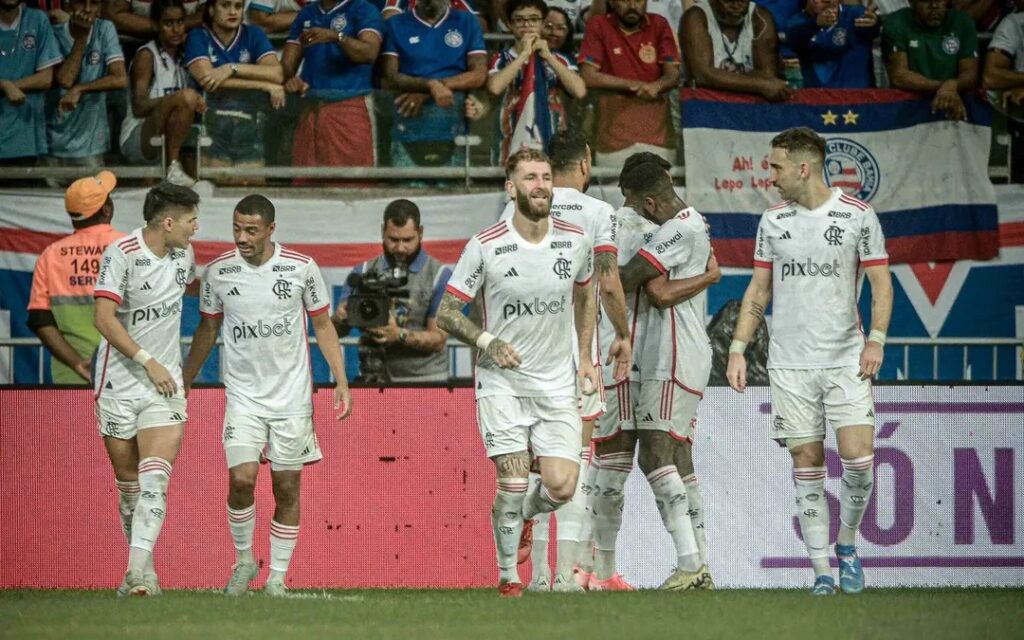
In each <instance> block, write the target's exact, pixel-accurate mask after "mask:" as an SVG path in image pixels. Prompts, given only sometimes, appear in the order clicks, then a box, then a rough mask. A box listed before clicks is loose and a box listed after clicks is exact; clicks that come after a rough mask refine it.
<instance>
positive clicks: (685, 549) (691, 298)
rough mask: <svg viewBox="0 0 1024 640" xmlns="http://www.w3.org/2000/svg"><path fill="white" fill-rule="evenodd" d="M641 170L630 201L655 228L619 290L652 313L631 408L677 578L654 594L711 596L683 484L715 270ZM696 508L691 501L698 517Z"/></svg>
mask: <svg viewBox="0 0 1024 640" xmlns="http://www.w3.org/2000/svg"><path fill="white" fill-rule="evenodd" d="M642 169H646V171H647V174H648V175H647V176H639V177H637V178H635V179H637V180H638V183H639V184H637V189H636V192H635V193H634V201H635V202H637V203H638V204H640V206H642V213H643V215H644V217H646V218H647V219H648V220H650V221H652V222H654V223H656V224H658V225H659V228H658V230H657V231H655V232H654V234H653V235H652V236H651V238H650V240H649V241H647V242H646V243H645V244H644V245H643V246H642V247H641V248H640V249H639V251H638V252H637V254H636V255H635V256H633V258H632V259H630V261H629V263H628V264H627V265H626V266H625V267H623V268H622V269H621V276H622V286H623V288H624V289H625V290H626V291H632V290H634V289H636V288H638V287H640V286H644V292H645V294H646V295H647V297H648V300H649V302H650V306H651V308H649V309H648V311H647V314H646V315H647V323H646V326H645V328H644V333H645V336H644V341H643V353H642V355H641V357H640V361H641V363H642V364H643V367H642V370H641V372H640V374H641V375H640V390H639V391H640V393H639V395H638V398H637V400H636V406H635V411H636V413H635V426H636V431H637V436H638V443H639V456H638V458H639V459H638V461H639V464H640V469H641V470H642V471H643V472H644V474H645V475H646V476H647V481H648V482H649V483H650V485H651V489H652V490H653V492H654V497H655V500H656V501H657V505H658V511H659V513H660V514H661V519H662V522H664V524H665V528H666V529H667V530H668V532H669V534H670V535H671V536H672V541H673V543H674V545H675V548H676V559H677V567H676V571H675V572H674V573H673V574H672V575H671V576H669V578H668V579H667V580H666V581H665V582H664V583H663V584H662V585H661V588H663V589H671V590H687V589H711V588H713V586H714V585H713V583H712V581H711V574H710V573H709V572H708V568H707V564H706V558H705V557H704V554H703V553H702V550H701V548H700V545H699V544H698V541H697V534H696V529H695V526H694V522H693V518H691V514H690V512H691V505H690V500H689V498H690V495H689V493H690V491H688V488H687V486H686V483H685V482H684V480H683V478H684V477H686V476H692V475H694V471H693V458H692V450H691V448H692V443H693V433H694V429H695V428H696V422H697V405H698V403H699V402H700V399H701V398H702V397H703V393H704V387H705V386H706V385H707V382H708V377H709V376H710V374H711V341H710V340H709V339H708V335H707V332H706V331H705V329H704V307H705V294H704V290H705V289H706V288H707V287H708V286H710V285H711V284H713V283H714V282H715V281H717V280H716V278H717V275H716V274H717V265H716V264H715V263H714V261H713V259H712V255H711V239H710V236H709V234H708V229H707V224H706V223H705V221H704V218H703V216H701V215H700V214H699V213H698V212H697V211H696V210H695V209H693V208H692V207H687V206H686V203H684V202H683V201H682V200H681V199H680V198H679V196H678V195H676V192H675V189H674V188H673V186H672V180H671V178H670V177H669V174H668V173H667V172H666V171H665V170H664V169H663V168H661V167H660V166H658V165H656V164H654V163H647V164H644V165H641V166H640V167H637V169H636V171H638V172H639V171H641V170H642ZM659 275H661V276H668V278H669V280H668V281H667V283H666V282H664V281H663V282H660V283H657V285H652V287H650V288H649V287H647V286H646V285H647V283H648V282H649V281H651V280H654V279H655V278H657V277H658V276H659ZM666 284H669V285H672V286H671V287H666ZM604 451H605V450H604V449H603V450H602V452H604ZM620 462H622V461H621V460H620ZM690 489H691V490H692V489H694V487H693V486H691V487H690ZM694 493H696V491H694ZM699 502H701V500H700V499H699V497H697V496H695V500H694V503H695V504H694V507H695V509H694V510H695V511H698V512H699V510H700V508H699V505H698V503H699ZM698 524H699V523H698ZM602 547H603V548H604V549H605V550H607V546H605V545H604V544H602Z"/></svg>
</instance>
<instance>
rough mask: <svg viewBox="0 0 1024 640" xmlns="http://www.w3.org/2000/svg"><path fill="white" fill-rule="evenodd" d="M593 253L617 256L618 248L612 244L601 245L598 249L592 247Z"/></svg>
mask: <svg viewBox="0 0 1024 640" xmlns="http://www.w3.org/2000/svg"><path fill="white" fill-rule="evenodd" d="M594 253H611V254H613V255H619V248H618V247H616V246H615V245H614V244H602V245H601V246H599V247H594Z"/></svg>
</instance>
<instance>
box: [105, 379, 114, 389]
mask: <svg viewBox="0 0 1024 640" xmlns="http://www.w3.org/2000/svg"><path fill="white" fill-rule="evenodd" d="M103 388H104V389H113V388H114V385H112V384H110V381H109V380H107V386H105V387H103Z"/></svg>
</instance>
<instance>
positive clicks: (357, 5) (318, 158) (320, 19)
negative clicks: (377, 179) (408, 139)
mask: <svg viewBox="0 0 1024 640" xmlns="http://www.w3.org/2000/svg"><path fill="white" fill-rule="evenodd" d="M383 31H384V22H383V20H381V17H380V12H378V11H377V9H376V8H375V7H374V6H373V5H372V4H370V3H369V2H368V0H320V1H319V2H316V3H314V4H310V5H308V6H306V7H305V8H304V9H302V11H300V12H299V16H298V18H296V19H295V22H294V24H292V30H291V33H290V34H289V36H288V42H287V44H285V46H284V56H283V59H282V66H283V67H284V77H285V78H286V80H285V85H284V86H285V90H286V91H288V92H289V93H297V94H299V95H300V96H301V97H302V98H303V108H302V113H301V115H300V116H299V122H298V127H297V128H296V131H295V141H294V145H293V149H292V162H293V164H295V165H296V166H299V167H309V166H318V165H319V166H343V167H358V166H374V165H376V164H377V163H376V153H375V151H376V143H375V141H374V139H373V132H374V128H375V127H374V124H373V106H372V105H373V103H372V93H373V83H372V81H373V78H372V76H373V63H374V61H375V60H376V59H377V56H378V54H379V53H380V47H381V41H382V38H383V35H382V34H383ZM300 62H301V63H302V70H301V73H299V63H300Z"/></svg>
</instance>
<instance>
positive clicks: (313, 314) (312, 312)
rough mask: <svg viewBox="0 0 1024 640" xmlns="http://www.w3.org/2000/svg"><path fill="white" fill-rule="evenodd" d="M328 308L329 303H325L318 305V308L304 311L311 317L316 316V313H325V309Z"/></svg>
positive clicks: (329, 306)
mask: <svg viewBox="0 0 1024 640" xmlns="http://www.w3.org/2000/svg"><path fill="white" fill-rule="evenodd" d="M330 308H331V305H329V304H325V305H324V306H322V307H320V308H319V309H313V310H312V311H306V313H307V314H308V315H309V317H310V318H312V317H314V316H318V315H320V314H322V313H326V312H327V310H328V309H330Z"/></svg>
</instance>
